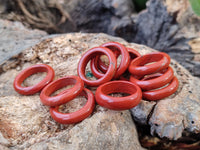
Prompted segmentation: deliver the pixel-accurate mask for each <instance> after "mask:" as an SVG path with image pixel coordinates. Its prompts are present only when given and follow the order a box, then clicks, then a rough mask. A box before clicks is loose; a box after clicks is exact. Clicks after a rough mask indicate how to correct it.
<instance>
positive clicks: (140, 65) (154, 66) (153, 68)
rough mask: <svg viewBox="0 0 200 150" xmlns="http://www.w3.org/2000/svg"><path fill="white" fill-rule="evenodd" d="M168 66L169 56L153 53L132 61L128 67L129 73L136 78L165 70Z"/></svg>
mask: <svg viewBox="0 0 200 150" xmlns="http://www.w3.org/2000/svg"><path fill="white" fill-rule="evenodd" d="M148 63H151V64H148ZM169 64H170V57H169V55H167V54H166V53H162V52H153V53H149V54H146V55H143V56H141V57H138V58H136V59H134V60H132V61H131V63H130V65H129V72H130V73H131V74H133V75H136V76H145V75H148V74H152V73H156V72H159V71H161V70H163V69H166V68H167V67H168V66H169Z"/></svg>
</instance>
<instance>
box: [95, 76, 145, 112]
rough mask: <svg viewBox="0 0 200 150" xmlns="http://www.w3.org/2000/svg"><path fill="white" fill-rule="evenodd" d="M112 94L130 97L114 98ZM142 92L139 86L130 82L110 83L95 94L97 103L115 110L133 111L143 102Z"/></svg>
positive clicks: (102, 86) (99, 88)
mask: <svg viewBox="0 0 200 150" xmlns="http://www.w3.org/2000/svg"><path fill="white" fill-rule="evenodd" d="M112 93H127V94H130V95H129V96H124V97H112V96H109V94H112ZM141 97H142V92H141V89H140V88H139V86H137V85H136V84H134V83H131V82H129V81H122V80H118V81H110V82H107V83H105V84H103V85H101V86H99V87H98V88H97V90H96V93H95V98H96V101H97V103H98V104H99V105H100V106H102V107H105V108H109V109H113V110H126V109H131V108H133V107H135V106H136V105H138V104H139V103H140V101H141Z"/></svg>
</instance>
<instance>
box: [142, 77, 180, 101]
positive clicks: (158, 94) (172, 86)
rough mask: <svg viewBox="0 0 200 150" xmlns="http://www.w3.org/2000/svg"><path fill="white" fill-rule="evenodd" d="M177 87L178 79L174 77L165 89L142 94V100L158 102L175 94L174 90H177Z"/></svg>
mask: <svg viewBox="0 0 200 150" xmlns="http://www.w3.org/2000/svg"><path fill="white" fill-rule="evenodd" d="M178 85H179V83H178V79H177V78H176V77H174V78H173V79H172V81H171V82H170V83H169V85H167V86H166V87H164V88H161V89H156V90H152V91H145V92H142V97H143V99H147V100H151V101H156V100H160V99H163V98H165V97H168V96H170V95H172V94H173V93H175V92H176V90H177V89H178Z"/></svg>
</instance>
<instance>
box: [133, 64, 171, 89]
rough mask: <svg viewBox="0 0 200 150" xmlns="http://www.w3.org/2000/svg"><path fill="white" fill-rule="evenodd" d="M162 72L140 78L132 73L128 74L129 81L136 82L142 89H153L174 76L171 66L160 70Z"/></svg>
mask: <svg viewBox="0 0 200 150" xmlns="http://www.w3.org/2000/svg"><path fill="white" fill-rule="evenodd" d="M162 72H163V73H162V74H161V75H160V74H157V76H156V74H155V75H153V76H151V75H149V76H147V77H144V78H142V79H137V78H136V77H134V76H133V75H131V76H130V81H131V82H133V83H135V84H137V85H138V86H139V87H140V88H141V89H142V90H153V89H157V88H159V87H162V86H164V85H166V84H167V83H169V82H170V81H171V80H172V79H173V78H174V72H173V69H172V68H171V67H168V69H167V70H165V72H164V71H162Z"/></svg>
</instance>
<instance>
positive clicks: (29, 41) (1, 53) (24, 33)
mask: <svg viewBox="0 0 200 150" xmlns="http://www.w3.org/2000/svg"><path fill="white" fill-rule="evenodd" d="M46 35H47V33H46V32H44V31H40V30H36V29H35V30H31V29H27V28H26V27H24V26H23V25H22V23H20V22H11V21H7V20H1V19H0V37H1V38H0V45H1V46H0V64H2V63H3V62H4V61H5V60H7V59H9V58H11V57H12V56H14V55H17V54H19V53H20V52H21V51H22V50H24V49H26V48H29V47H31V46H33V45H35V44H36V43H37V42H39V41H40V40H41V38H42V37H44V36H46Z"/></svg>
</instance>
